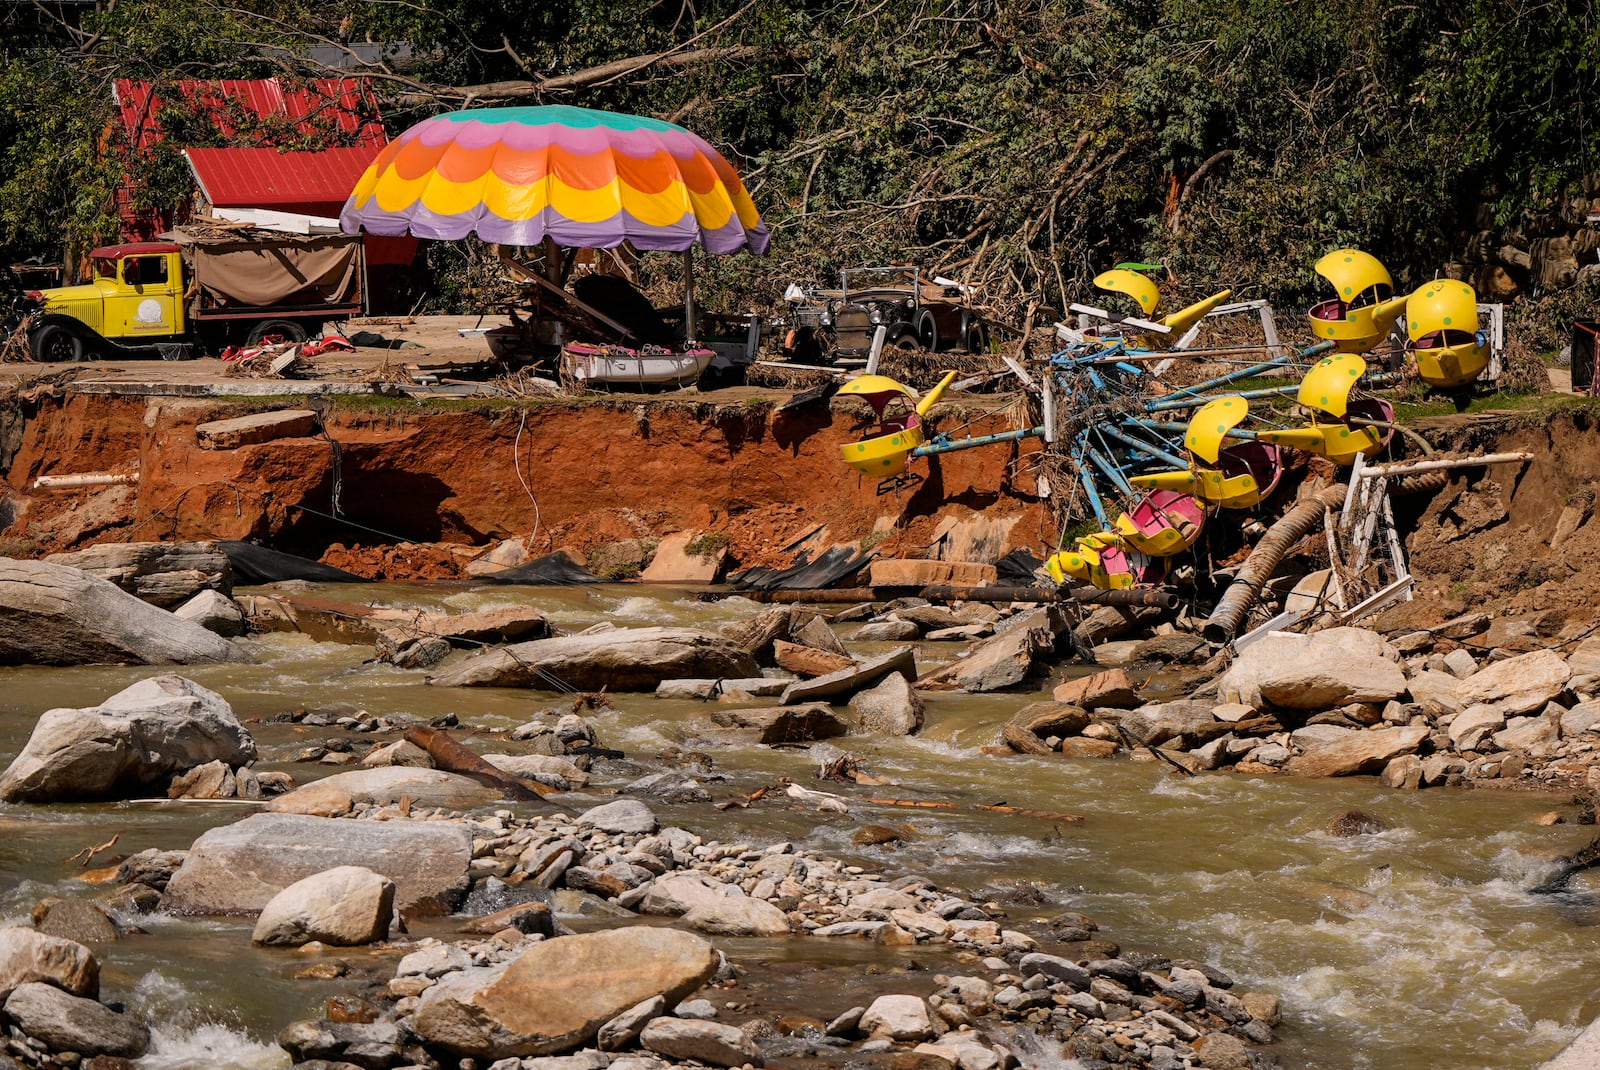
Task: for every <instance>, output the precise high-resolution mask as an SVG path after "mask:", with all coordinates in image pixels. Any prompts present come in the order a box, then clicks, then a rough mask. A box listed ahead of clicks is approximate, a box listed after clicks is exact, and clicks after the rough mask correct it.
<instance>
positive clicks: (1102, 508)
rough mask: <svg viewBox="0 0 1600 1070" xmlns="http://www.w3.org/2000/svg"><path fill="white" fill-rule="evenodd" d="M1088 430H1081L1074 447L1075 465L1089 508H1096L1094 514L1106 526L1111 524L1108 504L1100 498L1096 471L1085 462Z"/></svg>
mask: <svg viewBox="0 0 1600 1070" xmlns="http://www.w3.org/2000/svg"><path fill="white" fill-rule="evenodd" d="M1088 435H1089V433H1088V432H1087V431H1083V432H1080V433H1079V435H1078V440H1077V442H1076V443H1074V444H1073V447H1072V462H1073V467H1074V468H1075V469H1076V470H1077V473H1078V482H1079V483H1081V484H1083V493H1084V495H1085V496H1086V497H1087V498H1088V499H1089V508H1091V509H1093V510H1094V515H1095V516H1096V517H1097V518H1099V520H1100V523H1101V524H1102V525H1103V526H1105V527H1110V526H1111V518H1110V517H1108V516H1107V515H1106V504H1105V502H1103V501H1101V500H1100V489H1099V488H1098V487H1096V486H1095V485H1094V473H1093V472H1091V471H1089V466H1088V465H1087V464H1085V463H1084V453H1085V452H1086V451H1087V449H1088V445H1089V444H1088Z"/></svg>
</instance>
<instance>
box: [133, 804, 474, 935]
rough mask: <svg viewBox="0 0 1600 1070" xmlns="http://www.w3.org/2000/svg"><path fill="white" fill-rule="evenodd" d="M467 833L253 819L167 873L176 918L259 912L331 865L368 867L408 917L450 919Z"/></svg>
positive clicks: (214, 833)
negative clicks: (389, 886) (387, 883)
mask: <svg viewBox="0 0 1600 1070" xmlns="http://www.w3.org/2000/svg"><path fill="white" fill-rule="evenodd" d="M471 860H472V835H471V833H470V832H468V831H467V829H466V828H465V827H464V826H462V825H459V824H455V823H453V822H444V821H428V822H414V821H408V822H388V821H352V820H340V819H337V818H325V817H307V816H304V815H301V814H256V815H254V816H252V817H247V818H245V819H244V820H243V821H239V822H236V823H235V824H232V825H224V826H222V827H220V828H214V829H211V830H210V831H209V832H207V833H205V834H204V835H202V836H201V837H200V838H199V839H198V840H196V841H195V842H194V845H193V846H192V847H190V848H189V853H188V855H187V856H186V857H185V858H184V861H183V865H182V866H180V867H178V872H176V873H174V874H173V875H172V880H171V881H170V882H168V884H167V893H166V896H165V897H164V898H163V900H162V907H163V909H165V910H166V911H168V912H169V913H173V914H256V913H259V912H260V911H261V909H262V908H263V907H265V906H266V905H267V903H268V902H270V901H271V900H272V897H273V896H275V895H277V894H278V893H279V892H281V891H282V890H283V889H285V888H287V887H289V885H291V884H293V883H294V882H296V881H298V880H301V879H303V878H305V877H309V876H311V875H313V874H316V873H321V872H323V871H325V870H329V869H332V868H334V867H335V866H365V867H366V868H368V869H370V870H372V871H374V872H376V873H381V874H383V875H384V876H386V877H388V878H389V879H390V880H392V881H394V882H395V902H396V905H397V906H398V907H399V908H400V910H401V911H402V912H404V913H407V914H419V915H421V914H441V913H449V912H450V911H452V910H454V909H455V908H456V905H457V904H458V903H460V901H461V898H462V896H464V895H465V894H466V891H467V885H468V874H467V866H468V864H469V863H470V862H471Z"/></svg>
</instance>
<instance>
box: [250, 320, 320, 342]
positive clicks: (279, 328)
mask: <svg viewBox="0 0 1600 1070" xmlns="http://www.w3.org/2000/svg"><path fill="white" fill-rule="evenodd" d="M305 340H306V329H305V328H304V327H302V326H300V324H298V323H296V322H295V321H294V320H262V321H261V322H260V323H258V324H256V325H255V326H254V327H252V328H250V333H249V334H248V335H247V336H246V337H245V343H244V344H245V345H247V346H258V345H262V344H264V343H267V342H289V343H291V344H293V343H296V342H304V341H305Z"/></svg>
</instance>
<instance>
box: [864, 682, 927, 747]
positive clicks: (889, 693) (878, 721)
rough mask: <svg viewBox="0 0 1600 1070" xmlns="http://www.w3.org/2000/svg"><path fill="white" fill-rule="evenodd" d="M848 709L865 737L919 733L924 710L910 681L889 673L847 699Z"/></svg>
mask: <svg viewBox="0 0 1600 1070" xmlns="http://www.w3.org/2000/svg"><path fill="white" fill-rule="evenodd" d="M850 708H851V709H852V710H854V711H855V712H856V716H857V717H858V718H859V719H860V720H859V724H858V727H859V729H860V731H862V732H864V733H866V734H867V735H874V736H912V735H916V734H917V732H919V731H921V730H922V721H923V717H924V716H925V715H926V712H927V711H926V710H925V709H924V707H923V705H922V699H921V698H920V697H919V696H918V695H917V693H916V691H914V690H913V689H912V687H911V681H909V680H907V679H906V678H905V677H904V676H901V675H900V674H899V673H890V674H889V675H888V676H885V677H884V678H883V680H882V682H880V683H879V684H877V685H876V686H874V687H870V688H868V689H867V690H865V691H858V692H857V693H856V694H854V695H852V696H851V697H850Z"/></svg>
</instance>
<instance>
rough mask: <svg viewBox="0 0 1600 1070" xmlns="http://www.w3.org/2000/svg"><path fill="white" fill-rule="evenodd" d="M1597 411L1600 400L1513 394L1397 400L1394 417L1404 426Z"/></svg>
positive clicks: (1497, 393)
mask: <svg viewBox="0 0 1600 1070" xmlns="http://www.w3.org/2000/svg"><path fill="white" fill-rule="evenodd" d="M1580 408H1597V409H1600V399H1596V398H1587V397H1583V396H1582V395H1580V394H1510V393H1502V392H1500V391H1496V392H1495V393H1492V394H1477V395H1474V396H1472V397H1470V398H1459V399H1458V398H1454V397H1445V396H1441V395H1432V396H1424V397H1421V398H1418V399H1417V400H1414V401H1400V400H1396V402H1395V406H1394V414H1395V417H1396V419H1398V420H1399V421H1401V422H1402V423H1404V422H1407V421H1411V420H1420V419H1423V418H1425V417H1429V416H1453V415H1458V414H1467V415H1470V414H1472V413H1479V412H1559V411H1561V410H1564V409H1580Z"/></svg>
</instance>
